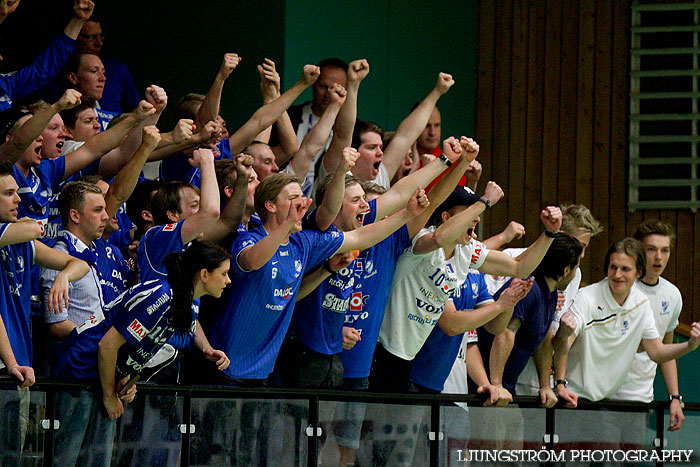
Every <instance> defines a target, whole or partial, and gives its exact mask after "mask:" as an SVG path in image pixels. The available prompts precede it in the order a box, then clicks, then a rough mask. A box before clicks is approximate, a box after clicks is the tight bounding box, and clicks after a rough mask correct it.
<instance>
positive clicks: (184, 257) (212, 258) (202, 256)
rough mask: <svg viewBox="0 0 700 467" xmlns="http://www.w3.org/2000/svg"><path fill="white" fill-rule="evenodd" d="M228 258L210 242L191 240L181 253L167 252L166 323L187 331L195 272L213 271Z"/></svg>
mask: <svg viewBox="0 0 700 467" xmlns="http://www.w3.org/2000/svg"><path fill="white" fill-rule="evenodd" d="M227 259H230V256H229V254H228V252H227V251H226V250H225V249H224V248H222V247H220V246H219V245H215V244H213V243H211V242H207V241H203V240H202V241H200V240H194V241H193V242H192V244H191V245H190V246H189V247H188V248H187V249H186V250H185V251H183V252H181V253H170V254H169V255H168V256H166V257H165V260H164V264H165V269H166V270H167V271H168V282H169V283H170V288H171V289H172V291H173V299H172V301H171V302H170V324H171V325H172V326H173V327H174V328H175V329H177V330H178V331H180V332H189V331H190V327H191V325H192V300H193V296H194V280H195V278H196V277H197V274H199V271H201V270H202V269H206V270H207V271H213V270H214V269H216V268H218V267H219V265H220V264H221V263H222V262H224V261H226V260H227Z"/></svg>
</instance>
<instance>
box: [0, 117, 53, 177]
mask: <svg viewBox="0 0 700 467" xmlns="http://www.w3.org/2000/svg"><path fill="white" fill-rule="evenodd" d="M58 111H59V109H58V108H56V105H55V104H54V105H50V106H49V107H47V108H45V109H41V110H38V111H37V112H35V113H34V115H33V116H32V117H31V118H30V119H29V120H27V121H26V122H24V124H23V125H22V126H21V127H20V128H19V129H18V130H17V132H16V133H15V134H14V136H13V137H12V139H10V140H9V141H6V142H5V143H4V144H3V145H2V146H0V160H2V161H3V162H9V163H12V164H14V163H15V162H17V161H18V160H19V158H20V157H21V156H22V153H24V151H25V150H26V149H27V148H28V147H29V146H30V145H31V144H32V142H33V141H34V140H35V139H37V138H38V137H39V135H41V132H42V131H44V128H46V125H48V124H49V122H50V121H51V119H52V118H53V116H54V115H56V113H58Z"/></svg>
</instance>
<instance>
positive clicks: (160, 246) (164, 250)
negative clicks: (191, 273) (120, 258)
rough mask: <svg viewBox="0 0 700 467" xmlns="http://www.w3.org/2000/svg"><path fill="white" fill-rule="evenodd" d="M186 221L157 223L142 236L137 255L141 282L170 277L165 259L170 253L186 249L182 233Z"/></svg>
mask: <svg viewBox="0 0 700 467" xmlns="http://www.w3.org/2000/svg"><path fill="white" fill-rule="evenodd" d="M184 222H185V221H184V220H182V221H180V222H178V223H177V224H166V225H156V226H154V227H151V228H150V229H148V232H146V233H145V234H144V235H143V237H141V241H140V242H139V251H138V256H137V262H138V265H139V281H140V282H145V281H150V280H154V279H163V278H165V277H168V271H166V269H165V265H164V264H163V261H164V260H165V257H166V256H168V255H169V254H170V253H180V252H182V251H185V247H186V245H185V244H183V243H182V233H181V231H182V225H183V223H184Z"/></svg>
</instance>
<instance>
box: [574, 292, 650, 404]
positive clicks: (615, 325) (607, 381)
mask: <svg viewBox="0 0 700 467" xmlns="http://www.w3.org/2000/svg"><path fill="white" fill-rule="evenodd" d="M569 311H571V313H573V315H574V317H575V318H576V330H575V331H574V332H575V334H576V336H577V338H576V340H575V341H574V344H573V345H572V346H571V349H570V350H569V358H568V362H567V367H566V378H567V379H568V381H569V389H570V390H571V391H572V392H573V393H575V394H578V395H579V396H580V397H584V398H586V399H589V400H592V401H599V400H601V399H604V398H606V397H612V396H613V394H615V393H616V392H617V390H618V389H619V388H620V386H621V385H622V383H623V382H624V381H625V378H626V377H627V373H628V372H629V370H630V367H631V366H632V360H634V355H635V354H636V353H637V349H638V348H639V344H640V343H641V342H642V339H655V338H658V337H659V332H658V331H657V330H656V323H655V322H654V316H653V312H652V310H651V305H650V304H649V299H648V298H647V297H646V295H644V293H643V292H642V291H641V290H640V288H639V286H638V284H637V283H635V284H634V285H633V286H632V288H631V290H630V294H629V296H628V297H627V300H625V303H624V304H623V305H622V306H620V305H618V304H617V302H616V301H615V299H614V298H613V296H612V293H611V292H610V287H609V285H608V279H607V278H606V279H603V280H602V281H600V282H597V283H595V284H592V285H589V286H588V287H584V288H583V289H581V290H579V292H578V294H577V295H576V298H575V299H574V303H573V305H571V308H570V309H569Z"/></svg>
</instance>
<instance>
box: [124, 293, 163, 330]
mask: <svg viewBox="0 0 700 467" xmlns="http://www.w3.org/2000/svg"><path fill="white" fill-rule="evenodd" d="M167 301H168V294H167V293H164V294H163V295H161V296H160V297H158V300H156V301H155V302H154V303H153V305H151V306H149V307H148V308H146V311H147V312H148V314H149V315H152V314H153V312H154V311H156V310H157V309H158V308H159V307H160V306H161V305H163V304H164V303H166V302H167ZM131 324H133V323H131Z"/></svg>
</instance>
